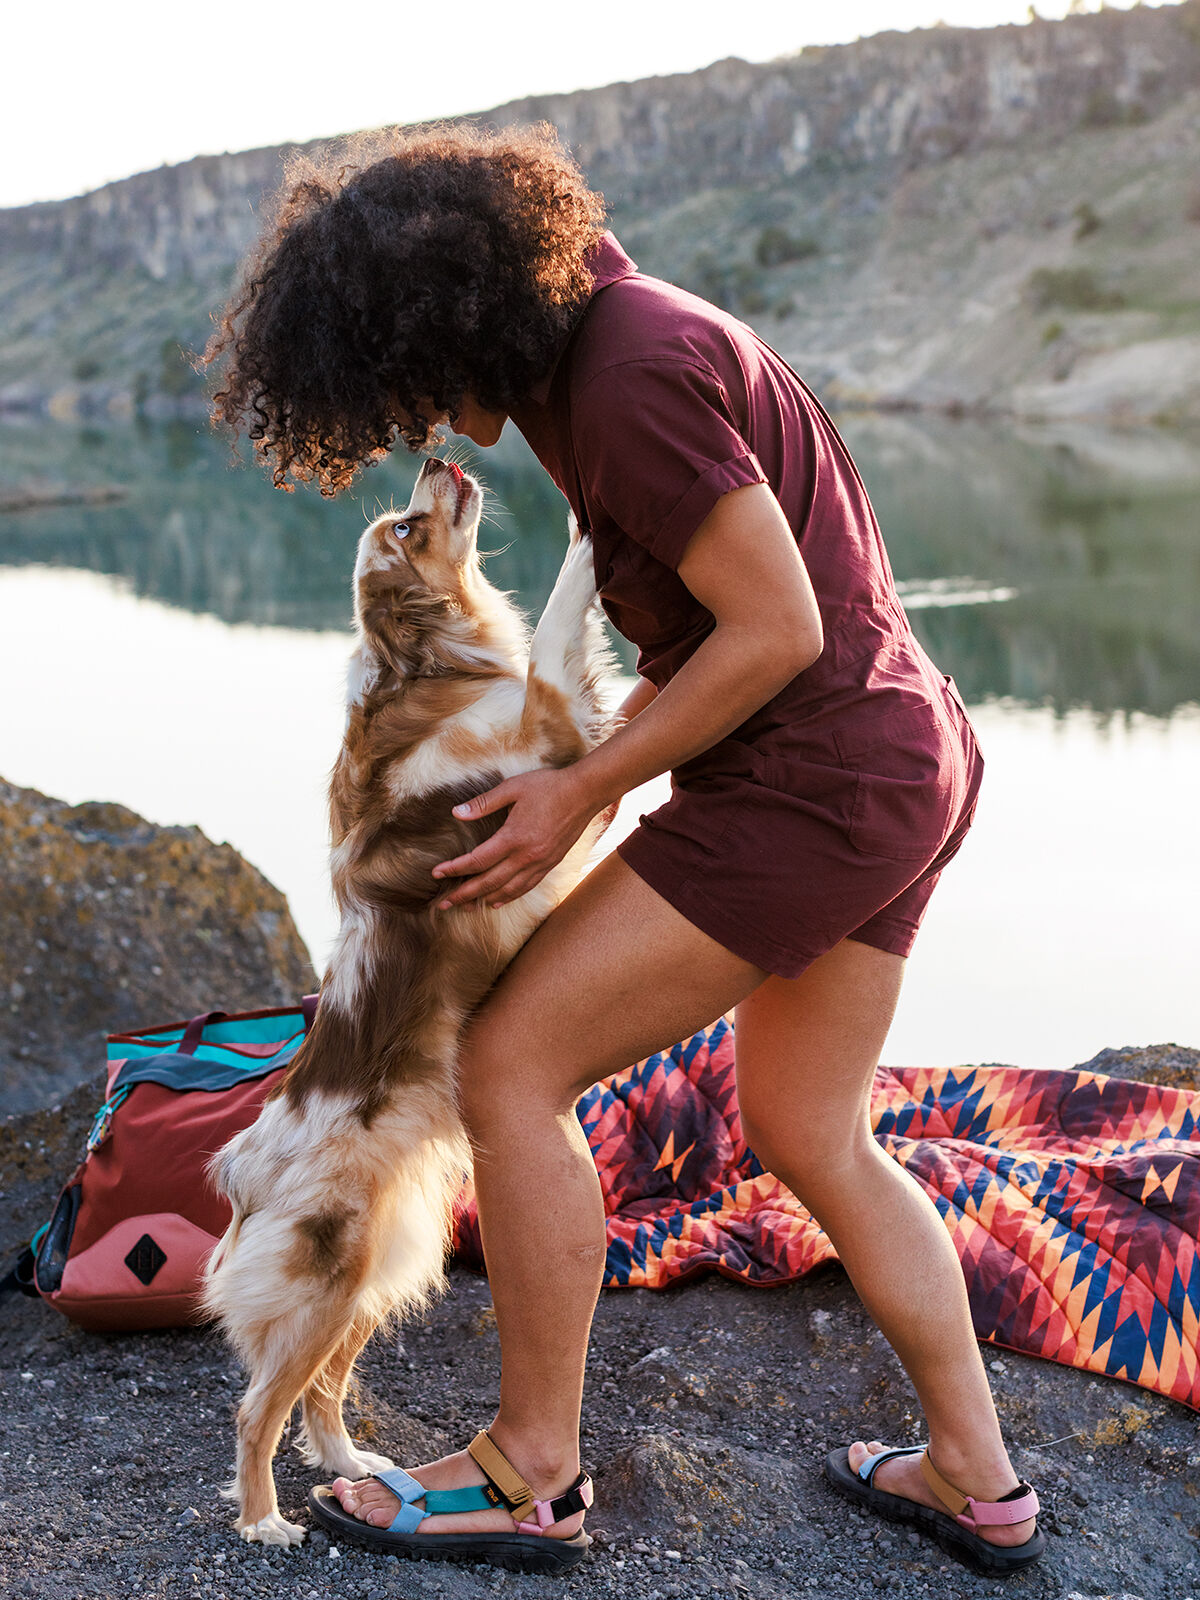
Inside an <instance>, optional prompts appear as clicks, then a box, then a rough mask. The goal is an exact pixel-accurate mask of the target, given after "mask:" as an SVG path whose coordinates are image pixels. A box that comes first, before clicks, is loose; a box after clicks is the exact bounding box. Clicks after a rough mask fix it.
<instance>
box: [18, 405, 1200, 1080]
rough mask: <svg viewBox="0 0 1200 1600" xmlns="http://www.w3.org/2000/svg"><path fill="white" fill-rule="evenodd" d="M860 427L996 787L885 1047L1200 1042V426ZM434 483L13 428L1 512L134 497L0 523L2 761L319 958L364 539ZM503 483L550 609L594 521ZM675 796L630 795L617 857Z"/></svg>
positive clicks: (871, 421)
mask: <svg viewBox="0 0 1200 1600" xmlns="http://www.w3.org/2000/svg"><path fill="white" fill-rule="evenodd" d="M842 426H843V430H844V432H845V434H846V436H847V438H848V441H849V443H850V445H851V448H852V450H853V452H854V454H855V457H856V460H857V461H858V463H859V466H860V468H861V470H862V473H863V476H864V478H865V479H866V482H867V485H868V488H869V489H870V491H871V494H872V498H873V500H874V502H875V505H876V509H877V511H878V513H879V518H880V522H881V524H882V526H883V529H884V534H885V537H886V540H887V543H888V547H889V550H890V553H891V557H892V564H893V567H894V569H895V572H896V577H897V580H898V583H899V586H900V589H901V593H902V596H903V598H904V600H905V604H906V606H907V607H908V609H909V611H910V614H911V616H912V620H913V624H914V626H915V628H916V630H917V632H918V634H919V635H920V636H921V639H922V641H923V643H924V644H925V646H926V648H927V649H928V650H929V651H930V653H931V654H932V655H933V657H934V659H935V660H936V661H937V662H938V664H939V666H940V667H941V668H942V670H943V671H945V672H949V673H952V674H953V675H954V677H955V679H956V680H957V682H958V684H959V687H960V689H961V691H962V693H963V695H964V697H965V699H966V700H967V703H968V705H969V707H970V709H971V714H972V717H973V719H974V721H975V723H976V726H977V728H978V731H979V734H980V738H981V742H982V744H983V748H984V752H985V756H986V758H987V769H988V775H987V781H986V784H985V788H984V793H983V800H982V802H981V805H980V809H979V814H978V818H977V821H976V825H975V827H974V829H973V831H972V834H971V837H970V838H969V840H968V842H967V844H966V845H965V846H964V848H963V851H962V853H961V855H960V856H959V858H958V860H957V861H956V862H955V864H954V865H953V867H952V868H951V869H950V871H949V872H948V873H947V874H946V876H945V878H944V880H943V882H942V884H941V886H940V887H939V890H938V893H937V894H936V895H935V896H934V899H933V902H932V906H931V909H930V912H929V916H928V919H927V921H926V924H925V927H924V929H923V930H922V933H921V937H920V939H919V940H918V943H917V947H916V950H915V952H914V954H913V957H912V959H911V961H910V963H909V972H908V978H907V982H906V986H905V993H904V996H903V999H902V1002H901V1008H900V1011H899V1013H898V1015H897V1018H896V1022H895V1024H894V1026H893V1029H892V1033H891V1035H890V1037H889V1040H888V1045H887V1049H886V1051H885V1059H886V1060H887V1061H889V1062H891V1063H894V1064H902V1063H920V1064H923V1065H929V1066H937V1065H952V1064H956V1063H959V1062H967V1061H974V1062H978V1061H1012V1062H1016V1063H1019V1064H1021V1065H1024V1066H1035V1067H1062V1066H1070V1065H1072V1064H1074V1063H1077V1062H1080V1061H1084V1060H1086V1059H1087V1058H1089V1057H1090V1056H1091V1055H1093V1054H1094V1053H1095V1052H1096V1051H1097V1050H1099V1049H1101V1048H1102V1047H1103V1046H1105V1045H1121V1044H1149V1043H1156V1042H1162V1041H1165V1040H1175V1041H1176V1042H1178V1043H1181V1044H1191V1045H1196V1044H1200V982H1198V979H1197V955H1198V950H1197V944H1198V940H1197V931H1196V920H1197V919H1196V893H1197V888H1198V886H1200V840H1198V838H1197V831H1198V830H1197V826H1196V815H1197V802H1196V797H1197V795H1198V794H1200V704H1198V702H1200V626H1198V625H1197V616H1198V614H1200V509H1198V507H1200V440H1197V439H1195V438H1190V437H1187V436H1183V435H1179V434H1173V433H1170V432H1167V431H1163V430H1145V431H1101V430H1097V429H1094V428H1088V427H1083V426H1078V427H1076V426H1058V427H1055V428H1033V427H1017V426H1013V425H1003V424H999V423H988V424H984V423H982V422H976V421H951V420H944V419H916V418H914V417H910V416H896V415H889V416H866V415H856V416H851V417H847V418H843V419H842ZM417 465H418V463H416V462H414V461H412V460H411V459H409V458H407V457H405V458H404V459H399V460H396V459H393V460H391V461H389V462H387V463H385V464H384V465H383V466H382V467H380V468H376V469H373V470H372V471H371V472H369V473H367V474H366V475H365V477H364V478H363V480H362V483H361V485H360V487H359V490H358V492H357V493H355V494H352V495H350V496H346V497H344V498H342V499H340V500H338V501H335V502H329V501H323V500H321V499H320V497H319V496H318V495H316V494H315V493H312V492H301V493H297V494H295V495H283V494H280V493H278V492H276V491H274V490H272V489H271V487H270V485H269V483H268V482H266V481H265V479H264V478H263V477H262V475H261V473H259V472H258V471H257V469H254V468H247V467H245V466H240V467H234V466H231V464H230V458H229V451H228V449H227V447H226V446H225V445H224V444H223V443H221V442H220V441H218V440H216V439H214V438H212V437H210V436H209V435H208V434H207V433H206V432H205V431H204V430H203V428H202V427H201V428H200V429H197V428H195V427H193V426H192V425H190V424H183V423H180V424H178V425H173V426H170V427H161V426H159V427H151V426H138V425H134V424H128V425H121V426H112V427H108V426H105V427H81V426H72V425H67V424H49V423H44V422H38V423H36V424H33V423H31V424H28V425H22V426H16V425H10V426H5V427H3V428H0V493H5V492H9V491H11V490H12V489H13V487H14V486H18V485H20V486H23V485H30V484H33V485H35V486H37V485H41V486H43V487H48V488H51V489H52V488H53V487H54V486H55V485H58V484H67V485H70V486H72V487H73V488H75V489H83V490H101V489H105V488H110V489H113V490H114V491H117V490H119V491H121V492H122V494H123V498H121V499H118V500H113V501H111V502H106V503H97V504H74V505H58V506H46V507H44V508H42V509H30V510H25V511H20V512H11V511H10V512H7V513H5V514H3V515H0V672H2V674H3V678H2V682H3V690H4V692H3V695H2V697H0V774H2V775H3V776H4V777H6V778H7V779H9V780H10V781H12V782H14V783H19V784H25V785H29V786H31V787H34V788H38V789H42V790H45V791H46V792H48V793H51V794H54V795H58V796H61V797H63V798H64V799H67V800H71V801H80V800H84V799H112V800H119V801H121V802H122V803H123V804H125V805H128V806H131V807H133V808H134V809H135V810H137V811H139V812H141V813H143V814H144V815H146V816H148V817H150V818H151V819H153V820H154V821H156V822H160V823H197V824H199V826H200V827H202V828H203V829H204V831H205V832H206V833H207V834H208V835H209V836H210V837H212V838H214V839H217V840H222V839H228V840H229V841H230V842H231V843H232V844H234V845H235V846H236V847H237V848H238V849H239V850H240V851H241V852H242V853H243V854H244V855H245V856H247V857H248V858H249V859H250V860H251V861H253V862H254V863H255V864H256V865H257V866H258V867H260V868H261V869H262V870H263V872H265V873H266V875H267V876H268V877H269V878H271V879H272V880H273V881H274V882H275V883H277V884H278V885H279V886H280V887H281V888H282V889H283V890H284V891H285V892H286V893H287V894H288V896H289V899H290V901H291V905H292V909H293V912H294V913H295V916H296V920H297V923H298V925H299V927H300V930H301V932H302V934H303V935H304V937H305V939H306V941H307V942H308V945H309V948H310V950H311V951H312V954H313V957H314V961H315V963H316V964H317V966H318V968H319V967H320V966H321V964H322V962H323V960H324V957H325V953H326V951H327V949H328V947H329V944H330V941H331V938H332V934H333V930H334V915H333V910H332V906H331V904H330V901H329V894H328V887H327V879H326V862H325V841H326V826H325V817H324V785H325V780H326V774H327V772H328V770H329V767H330V765H331V763H332V761H333V758H334V755H335V753H336V750H337V744H338V740H339V738H340V733H341V725H342V709H341V684H342V675H343V670H344V665H345V660H346V656H347V654H348V650H349V645H350V630H349V617H350V600H349V577H350V573H351V570H352V566H353V556H354V548H355V543H356V541H357V538H358V534H359V533H360V531H361V529H362V526H363V523H364V520H365V519H368V518H370V517H372V516H374V515H375V514H376V512H377V509H378V508H379V507H381V506H386V505H388V504H389V503H391V501H392V500H393V499H394V500H395V502H396V504H403V503H404V501H405V500H406V498H407V494H408V487H409V485H410V484H411V481H412V478H413V477H414V476H415V472H416V468H417ZM472 470H473V471H477V472H478V474H479V475H480V476H481V477H482V479H483V481H484V482H485V483H487V484H488V485H489V487H490V488H491V490H492V497H493V504H492V511H491V519H492V520H491V521H490V522H489V524H488V526H487V527H485V529H484V530H483V533H482V535H481V540H480V543H481V546H482V547H483V548H485V549H487V550H490V551H493V552H495V553H494V554H493V555H492V556H491V557H490V558H489V562H488V573H489V576H490V577H491V578H492V580H493V581H494V582H496V583H497V584H499V585H500V586H501V587H503V588H507V589H512V590H514V591H516V592H517V594H518V595H519V597H520V599H521V601H522V603H523V604H524V605H525V606H526V608H527V609H528V610H529V611H530V613H531V614H535V613H536V612H537V610H538V609H539V608H540V606H541V604H542V603H543V601H544V599H545V597H546V595H547V594H548V592H549V589H550V586H551V584H552V582H553V579H554V574H555V572H556V571H557V568H558V563H559V560H560V559H561V554H562V549H563V545H564V542H565V508H564V504H563V502H562V500H561V498H560V497H559V495H558V493H557V491H556V490H555V489H554V488H553V486H552V485H551V484H550V483H549V481H548V480H547V479H546V478H545V476H544V474H543V473H542V472H541V469H540V468H539V467H538V466H537V464H536V462H535V461H534V460H533V459H532V457H531V456H530V455H529V453H528V451H527V450H526V449H525V447H524V445H523V443H522V441H521V440H520V439H519V437H517V436H515V435H512V433H511V430H509V432H508V433H506V435H505V438H504V440H502V442H501V444H500V446H499V447H497V449H496V450H494V451H490V452H486V453H483V454H481V455H480V456H478V457H477V458H476V462H475V463H472ZM620 655H621V661H622V665H623V669H624V671H625V672H630V671H631V670H632V656H631V653H630V652H629V649H628V647H626V646H623V643H622V646H621V649H620ZM660 788H661V785H660V786H658V787H656V786H648V789H649V791H650V792H649V794H647V793H642V792H639V793H638V794H635V795H633V796H629V797H627V800H626V804H625V806H624V807H623V811H622V817H621V819H620V821H619V823H618V825H617V827H616V828H615V829H614V830H613V832H612V834H611V835H610V842H612V841H615V839H616V838H617V837H619V834H620V832H621V831H622V830H623V829H626V828H628V827H630V826H632V825H633V824H634V823H635V822H636V817H637V814H638V812H639V811H644V810H646V809H648V808H649V807H650V806H652V805H653V804H654V803H656V796H657V793H658V792H659V789H660ZM220 1002H221V996H219V995H214V996H213V1004H214V1005H219V1004H220ZM146 1020H147V1022H153V1021H157V1020H161V1019H158V1018H147V1019H146Z"/></svg>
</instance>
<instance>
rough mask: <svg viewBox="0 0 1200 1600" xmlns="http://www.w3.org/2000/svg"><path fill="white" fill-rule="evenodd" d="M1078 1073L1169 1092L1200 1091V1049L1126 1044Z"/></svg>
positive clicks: (1086, 1064)
mask: <svg viewBox="0 0 1200 1600" xmlns="http://www.w3.org/2000/svg"><path fill="white" fill-rule="evenodd" d="M1075 1070H1076V1072H1102V1073H1104V1074H1105V1075H1106V1076H1107V1077H1110V1078H1136V1079H1137V1080H1138V1081H1139V1082H1141V1083H1158V1084H1162V1085H1163V1086H1164V1087H1166V1088H1168V1089H1200V1050H1190V1049H1188V1048H1187V1047H1186V1046H1185V1045H1179V1044H1148V1045H1141V1046H1135V1045H1125V1046H1124V1047H1123V1048H1122V1049H1120V1050H1113V1049H1108V1050H1101V1051H1100V1053H1099V1055H1094V1056H1093V1057H1092V1059H1091V1060H1090V1061H1085V1062H1084V1063H1083V1064H1082V1066H1079V1067H1076V1069H1075Z"/></svg>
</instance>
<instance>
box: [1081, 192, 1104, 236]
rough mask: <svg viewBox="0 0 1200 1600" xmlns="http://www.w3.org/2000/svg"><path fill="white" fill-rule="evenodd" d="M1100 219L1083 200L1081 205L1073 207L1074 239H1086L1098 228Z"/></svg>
mask: <svg viewBox="0 0 1200 1600" xmlns="http://www.w3.org/2000/svg"><path fill="white" fill-rule="evenodd" d="M1100 225H1101V224H1100V217H1099V215H1098V214H1097V213H1096V211H1095V210H1094V209H1093V208H1092V207H1091V206H1090V205H1089V204H1088V202H1087V201H1086V200H1085V201H1084V202H1083V203H1082V205H1078V206H1076V207H1075V237H1076V239H1086V238H1087V237H1088V235H1089V234H1093V233H1095V232H1096V231H1097V229H1098V228H1099V227H1100Z"/></svg>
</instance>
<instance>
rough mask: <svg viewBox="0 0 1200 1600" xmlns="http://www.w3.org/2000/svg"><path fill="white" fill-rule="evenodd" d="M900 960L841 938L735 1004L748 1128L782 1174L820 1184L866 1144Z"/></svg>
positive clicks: (765, 1157)
mask: <svg viewBox="0 0 1200 1600" xmlns="http://www.w3.org/2000/svg"><path fill="white" fill-rule="evenodd" d="M904 965H905V963H904V958H903V957H902V956H897V955H892V954H890V953H889V952H887V951H885V950H878V949H876V948H875V947H874V946H872V945H867V944H861V943H859V942H858V941H857V940H854V939H843V940H842V941H841V943H840V944H837V945H835V946H834V947H833V949H832V950H830V951H828V952H827V953H826V954H825V955H823V956H821V957H820V959H819V960H817V961H814V962H813V964H812V965H811V966H810V967H808V968H807V969H806V970H805V971H804V972H803V973H801V975H800V976H799V977H798V978H792V979H785V978H777V977H770V978H768V979H767V980H766V982H764V983H762V984H760V985H759V986H758V988H756V989H755V990H754V992H753V993H752V994H750V995H749V996H747V998H746V999H744V1000H743V1001H742V1002H741V1003H740V1004H739V1005H738V1007H737V1017H736V1025H737V1081H738V1102H739V1105H740V1107H741V1111H742V1117H743V1120H744V1122H745V1125H746V1136H747V1138H748V1140H749V1142H750V1144H751V1146H752V1148H754V1150H755V1153H756V1154H757V1155H758V1157H759V1159H760V1160H761V1161H762V1162H763V1163H764V1165H767V1166H769V1167H772V1168H775V1169H778V1176H780V1177H783V1178H784V1180H785V1181H786V1182H793V1183H798V1182H799V1181H800V1180H801V1179H804V1180H805V1187H806V1188H807V1189H809V1191H810V1192H811V1189H812V1188H813V1187H824V1184H825V1182H826V1181H827V1180H829V1179H836V1177H837V1174H838V1173H839V1171H840V1170H841V1169H843V1168H844V1167H845V1166H846V1165H847V1164H849V1167H850V1169H851V1170H852V1169H853V1166H854V1164H855V1163H856V1162H857V1161H858V1160H859V1159H860V1158H861V1155H862V1153H863V1150H864V1149H867V1148H869V1143H870V1141H871V1127H870V1107H871V1083H872V1079H873V1077H874V1072H875V1068H876V1066H877V1065H878V1062H879V1056H880V1052H881V1051H882V1049H883V1044H884V1040H885V1039H886V1037H887V1032H888V1028H889V1027H890V1026H891V1022H892V1017H893V1015H894V1013H895V1009H896V1001H897V999H898V998H899V994H900V985H901V981H902V979H903V976H904ZM801 1198H802V1199H807V1198H808V1194H805V1195H802V1196H801Z"/></svg>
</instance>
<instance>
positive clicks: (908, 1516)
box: [825, 1450, 1046, 1578]
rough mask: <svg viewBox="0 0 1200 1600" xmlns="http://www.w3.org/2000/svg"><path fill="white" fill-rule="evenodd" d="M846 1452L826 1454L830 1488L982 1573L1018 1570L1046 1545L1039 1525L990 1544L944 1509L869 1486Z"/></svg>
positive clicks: (999, 1575) (993, 1574)
mask: <svg viewBox="0 0 1200 1600" xmlns="http://www.w3.org/2000/svg"><path fill="white" fill-rule="evenodd" d="M849 1456H850V1452H849V1451H848V1450H831V1451H830V1452H829V1454H828V1455H827V1456H826V1457H825V1480H826V1482H827V1483H828V1484H829V1486H830V1487H831V1488H833V1489H836V1490H837V1492H838V1493H839V1494H842V1495H845V1496H846V1498H847V1499H848V1500H856V1501H857V1502H858V1504H859V1505H862V1506H866V1507H867V1509H868V1510H869V1511H873V1512H875V1514H876V1515H877V1516H880V1517H883V1518H885V1519H886V1520H887V1521H888V1522H907V1523H909V1524H910V1525H912V1526H913V1527H916V1528H919V1529H920V1530H921V1532H922V1533H927V1534H928V1535H929V1536H930V1538H932V1539H936V1540H937V1542H938V1544H939V1545H941V1547H942V1549H943V1550H944V1551H945V1552H946V1554H947V1555H951V1556H954V1557H955V1559H956V1560H958V1561H961V1562H962V1563H963V1564H964V1565H965V1566H968V1567H971V1568H973V1569H974V1570H975V1571H976V1572H978V1573H981V1574H982V1575H983V1576H985V1577H989V1578H1002V1577H1005V1576H1006V1575H1007V1574H1009V1573H1013V1572H1021V1571H1023V1569H1024V1568H1025V1567H1029V1566H1032V1565H1033V1563H1034V1562H1035V1561H1037V1560H1039V1558H1040V1557H1041V1556H1042V1554H1043V1553H1044V1551H1045V1549H1046V1538H1045V1535H1044V1534H1043V1533H1042V1531H1041V1529H1040V1528H1038V1529H1035V1531H1034V1532H1033V1534H1032V1535H1031V1536H1030V1537H1029V1538H1028V1539H1026V1541H1025V1543H1024V1544H1018V1545H1014V1546H1012V1547H1007V1546H1004V1545H995V1544H990V1543H989V1542H988V1540H986V1539H981V1538H980V1537H979V1535H978V1534H974V1533H971V1532H970V1530H969V1529H967V1528H964V1527H963V1526H962V1525H961V1523H958V1522H955V1520H954V1518H953V1517H951V1516H948V1515H947V1513H946V1512H944V1511H935V1510H934V1509H933V1507H932V1506H923V1505H921V1504H919V1503H918V1502H917V1501H916V1500H905V1499H904V1497H903V1496H902V1495H898V1494H888V1493H887V1491H886V1490H885V1489H875V1488H872V1486H871V1485H870V1484H868V1483H864V1482H863V1481H862V1479H861V1478H860V1477H859V1476H858V1474H857V1472H854V1471H853V1470H852V1469H851V1467H850V1460H849Z"/></svg>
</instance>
